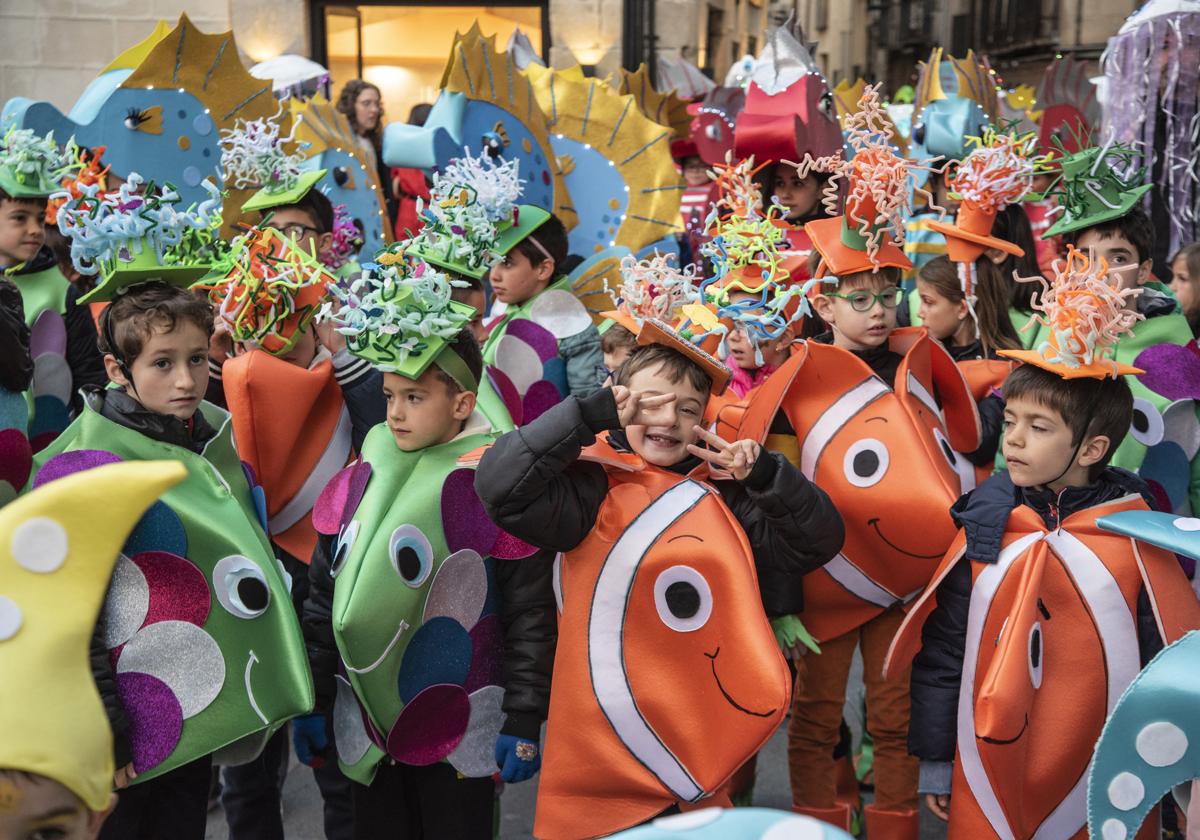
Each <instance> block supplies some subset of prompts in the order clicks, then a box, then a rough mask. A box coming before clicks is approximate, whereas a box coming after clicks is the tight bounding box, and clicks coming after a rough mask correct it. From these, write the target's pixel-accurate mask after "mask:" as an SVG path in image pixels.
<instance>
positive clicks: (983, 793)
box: [958, 531, 1141, 840]
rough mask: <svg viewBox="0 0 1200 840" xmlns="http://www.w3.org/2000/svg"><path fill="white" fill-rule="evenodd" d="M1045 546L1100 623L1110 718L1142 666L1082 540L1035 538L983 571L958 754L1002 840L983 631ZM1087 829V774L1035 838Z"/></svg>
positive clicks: (1102, 571) (1119, 598)
mask: <svg viewBox="0 0 1200 840" xmlns="http://www.w3.org/2000/svg"><path fill="white" fill-rule="evenodd" d="M1041 540H1045V541H1046V543H1047V544H1048V545H1049V547H1050V549H1051V550H1052V551H1053V553H1054V555H1055V556H1056V557H1057V558H1058V559H1059V560H1060V561H1061V563H1062V565H1063V566H1064V568H1065V569H1066V571H1067V573H1068V574H1069V575H1070V576H1071V579H1072V581H1073V582H1074V584H1075V587H1076V589H1077V590H1078V591H1079V594H1080V596H1081V597H1082V598H1083V599H1084V601H1085V602H1086V603H1087V606H1088V609H1089V611H1090V612H1091V613H1092V616H1093V617H1094V619H1095V624H1096V628H1097V631H1098V632H1099V634H1100V643H1101V646H1102V647H1103V649H1104V663H1105V666H1106V669H1107V671H1108V696H1107V698H1106V704H1107V705H1106V708H1107V713H1108V714H1111V713H1112V710H1113V707H1114V706H1116V703H1117V700H1118V699H1120V696H1121V693H1122V692H1123V691H1124V690H1125V688H1126V687H1128V685H1129V684H1130V683H1131V682H1133V678H1134V677H1136V676H1137V673H1138V671H1139V670H1140V667H1141V656H1140V654H1139V652H1138V639H1137V628H1136V626H1135V625H1134V621H1133V617H1132V616H1131V615H1130V613H1129V608H1128V606H1127V605H1126V603H1125V597H1124V595H1122V594H1121V588H1120V586H1119V585H1118V584H1117V581H1116V579H1115V578H1114V577H1113V575H1112V573H1111V572H1110V571H1109V570H1108V567H1106V566H1105V565H1104V563H1103V562H1102V561H1101V560H1100V558H1099V557H1097V556H1096V555H1095V553H1094V552H1092V550H1091V549H1089V548H1088V547H1087V546H1086V545H1084V544H1083V543H1082V542H1081V541H1080V540H1079V539H1077V538H1076V537H1074V536H1072V535H1071V534H1069V533H1067V532H1065V531H1056V532H1054V533H1052V534H1046V533H1036V534H1029V535H1027V536H1024V537H1021V538H1020V539H1019V540H1016V541H1015V542H1013V543H1011V544H1010V545H1009V546H1008V547H1007V548H1005V549H1004V550H1003V551H1001V552H1000V557H999V559H998V560H997V561H996V563H995V564H993V565H991V566H988V567H987V568H986V569H984V570H983V571H982V572H980V573H979V577H978V578H977V579H976V580H975V584H974V586H973V587H972V590H971V605H970V611H969V613H968V617H967V635H966V642H965V653H964V656H963V670H962V687H961V689H960V691H959V696H958V749H959V757H960V760H961V761H962V770H963V776H964V777H965V778H966V780H967V784H968V785H969V786H970V788H971V793H972V795H973V796H974V797H975V801H976V803H977V804H978V805H979V809H980V811H982V812H983V814H984V816H985V817H987V820H988V822H989V823H991V826H992V829H993V830H994V831H995V832H996V834H997V835H998V836H999V837H1000V838H1001V840H1015V835H1014V834H1013V831H1012V828H1011V827H1010V826H1009V824H1008V820H1007V819H1006V818H1005V816H1004V809H1003V807H1002V806H1001V805H1000V801H999V799H998V798H997V797H996V792H995V791H994V790H993V789H992V785H991V782H990V781H989V780H988V777H987V771H986V770H984V767H983V760H982V759H981V758H980V755H979V748H978V745H977V744H976V740H975V671H976V666H977V660H978V654H979V646H980V643H981V641H982V635H983V625H984V622H985V620H986V619H987V614H988V610H989V609H990V607H991V604H992V600H993V598H995V595H996V592H997V591H998V590H999V589H1000V585H1001V584H1002V583H1003V582H1004V578H1005V576H1006V575H1007V574H1008V572H1009V570H1010V569H1011V568H1012V565H1013V563H1014V561H1016V560H1017V558H1019V557H1020V556H1021V555H1022V554H1024V553H1025V552H1026V551H1027V550H1029V549H1031V548H1032V547H1033V546H1034V544H1035V543H1037V542H1039V541H1041ZM1086 824H1087V773H1086V772H1085V773H1084V774H1082V775H1081V776H1080V778H1079V779H1078V781H1077V782H1076V783H1075V786H1074V787H1073V788H1072V789H1071V791H1070V793H1068V794H1067V795H1066V797H1065V798H1064V799H1063V800H1062V802H1060V803H1059V804H1058V806H1057V807H1056V808H1055V809H1054V811H1053V812H1052V813H1051V814H1050V816H1048V817H1047V818H1046V819H1045V821H1043V822H1042V824H1041V825H1040V826H1038V830H1037V831H1036V832H1035V833H1034V835H1033V837H1032V838H1031V840H1061V838H1063V837H1071V836H1073V835H1074V834H1075V833H1076V832H1078V831H1079V830H1080V829H1081V828H1083V827H1084V826H1085V825H1086Z"/></svg>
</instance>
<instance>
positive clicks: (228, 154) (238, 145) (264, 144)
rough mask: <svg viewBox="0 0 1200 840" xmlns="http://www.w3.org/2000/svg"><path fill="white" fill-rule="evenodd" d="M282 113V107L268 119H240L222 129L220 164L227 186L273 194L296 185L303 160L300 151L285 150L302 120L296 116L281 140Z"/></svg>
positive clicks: (300, 173)
mask: <svg viewBox="0 0 1200 840" xmlns="http://www.w3.org/2000/svg"><path fill="white" fill-rule="evenodd" d="M282 113H283V109H282V108H281V109H280V110H279V111H278V112H276V114H275V116H273V117H271V118H269V119H261V120H250V121H246V120H242V119H239V120H238V121H237V123H236V124H235V125H234V127H233V128H226V129H222V130H221V165H222V166H223V167H224V168H225V181H226V184H227V185H228V186H231V187H233V188H234V189H266V190H268V191H269V192H272V193H279V192H287V191H288V190H290V189H292V188H293V187H295V186H296V182H297V181H298V180H299V179H300V176H301V175H302V174H303V171H302V170H301V168H300V167H301V165H302V164H303V163H304V161H305V157H304V155H303V154H301V153H300V152H297V153H295V154H288V153H287V152H286V151H284V149H285V147H286V146H287V145H288V144H289V143H291V142H292V141H293V139H294V138H295V136H296V128H297V127H298V126H299V124H300V120H301V119H302V117H299V116H297V117H296V118H295V120H294V121H293V122H292V130H291V132H290V133H289V134H288V135H287V136H286V137H280V136H279V116H280V114H282ZM306 146H307V144H305V147H306Z"/></svg>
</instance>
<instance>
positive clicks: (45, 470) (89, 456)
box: [33, 449, 121, 487]
mask: <svg viewBox="0 0 1200 840" xmlns="http://www.w3.org/2000/svg"><path fill="white" fill-rule="evenodd" d="M120 461H121V458H120V457H119V456H117V455H114V454H113V453H111V452H105V451H104V450H103V449H76V450H73V451H71V452H64V453H62V454H61V455H55V456H54V457H53V458H51V459H50V460H49V461H47V462H46V463H44V464H42V468H41V469H40V470H38V473H37V475H36V476H34V478H33V486H34V487H41V486H42V485H43V484H49V483H50V482H51V481H54V480H55V479H59V478H63V477H64V476H68V475H71V474H73V473H77V472H82V471H84V470H90V469H93V468H94V467H100V466H103V465H105V464H116V463H119V462H120Z"/></svg>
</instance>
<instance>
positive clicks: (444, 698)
mask: <svg viewBox="0 0 1200 840" xmlns="http://www.w3.org/2000/svg"><path fill="white" fill-rule="evenodd" d="M470 719H471V701H470V699H469V698H468V697H467V692H465V691H463V690H462V688H461V687H460V686H457V685H431V686H430V687H429V688H427V689H425V690H424V691H422V692H421V693H420V694H418V695H417V696H416V697H414V698H413V699H412V702H410V703H409V704H408V705H407V706H405V707H404V711H402V712H401V713H400V717H398V718H397V719H396V723H395V725H394V726H393V727H392V730H391V732H389V733H388V738H387V752H388V755H390V756H392V757H393V758H394V759H396V760H397V761H403V762H404V763H405V764H413V765H416V766H418V767H423V766H426V765H429V764H433V763H435V762H438V761H441V760H442V759H443V758H445V757H446V756H448V755H450V753H452V752H454V750H455V748H456V747H457V746H458V745H459V743H461V742H462V739H463V736H464V735H465V734H466V731H467V724H468V723H469V722H470Z"/></svg>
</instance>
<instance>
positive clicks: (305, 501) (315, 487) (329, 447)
mask: <svg viewBox="0 0 1200 840" xmlns="http://www.w3.org/2000/svg"><path fill="white" fill-rule="evenodd" d="M351 432H352V424H351V422H350V412H349V411H348V410H347V408H346V406H345V405H344V404H343V405H342V413H341V414H340V415H339V416H338V422H337V427H336V428H335V429H334V430H333V435H332V436H330V438H329V443H327V444H326V445H325V451H324V452H323V453H321V457H320V458H319V459H317V463H316V465H315V466H314V467H313V471H312V472H311V473H309V474H308V478H306V479H305V480H304V484H302V485H301V486H300V489H299V490H297V491H296V495H295V496H292V498H291V499H290V500H289V501H288V503H287V504H286V505H284V506H283V508H282V509H280V511H279V513H277V514H275V515H274V516H272V517H271V521H270V522H268V523H267V526H268V528H269V529H270V532H271V533H272V534H282V533H283V532H284V531H286V530H287V529H288V528H291V527H292V526H293V525H295V524H296V523H297V522H299V521H300V519H301V518H302V517H304V516H305V515H306V514H309V513H311V512H312V509H313V505H315V504H316V503H317V497H318V496H320V495H321V491H322V490H324V489H325V485H326V484H328V483H329V482H330V481H331V480H332V479H333V477H334V476H335V475H337V474H338V473H339V472H341V470H342V468H343V467H345V466H346V462H347V461H349V460H350V446H351Z"/></svg>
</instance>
